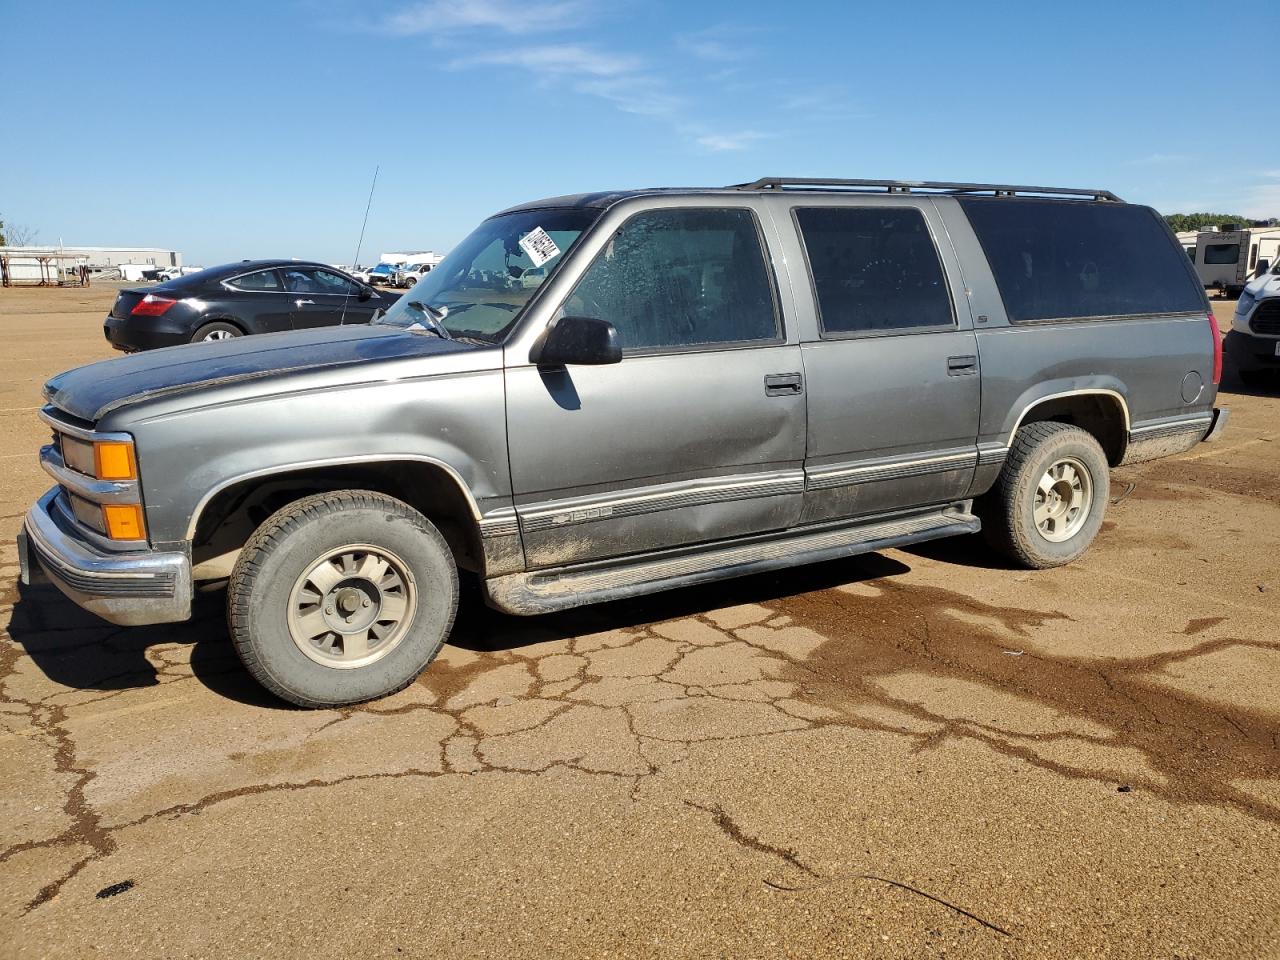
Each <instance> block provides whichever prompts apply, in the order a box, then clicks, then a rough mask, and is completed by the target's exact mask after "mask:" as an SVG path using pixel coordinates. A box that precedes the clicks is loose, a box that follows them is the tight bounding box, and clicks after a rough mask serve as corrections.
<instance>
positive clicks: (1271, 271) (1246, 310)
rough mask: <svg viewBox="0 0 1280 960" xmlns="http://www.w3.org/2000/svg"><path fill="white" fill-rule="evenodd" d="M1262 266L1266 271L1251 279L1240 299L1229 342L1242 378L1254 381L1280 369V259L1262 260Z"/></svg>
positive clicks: (1232, 359)
mask: <svg viewBox="0 0 1280 960" xmlns="http://www.w3.org/2000/svg"><path fill="white" fill-rule="evenodd" d="M1258 266H1259V267H1260V268H1261V269H1262V270H1264V271H1265V272H1264V273H1262V274H1261V275H1260V276H1258V277H1257V278H1255V279H1254V280H1252V281H1250V282H1249V283H1248V284H1247V285H1246V286H1245V288H1244V290H1243V291H1242V292H1241V294H1240V299H1239V300H1238V301H1236V313H1235V317H1233V318H1232V321H1231V330H1230V331H1229V332H1228V333H1227V344H1226V349H1227V353H1228V354H1230V356H1231V361H1232V363H1234V364H1235V367H1236V372H1237V373H1239V374H1240V379H1241V380H1243V381H1244V382H1245V383H1247V384H1251V385H1258V384H1261V383H1263V382H1265V381H1266V380H1267V379H1268V378H1270V377H1273V376H1274V375H1275V373H1276V372H1277V371H1280V259H1278V260H1276V262H1275V263H1268V262H1267V261H1266V260H1261V261H1259V263H1258Z"/></svg>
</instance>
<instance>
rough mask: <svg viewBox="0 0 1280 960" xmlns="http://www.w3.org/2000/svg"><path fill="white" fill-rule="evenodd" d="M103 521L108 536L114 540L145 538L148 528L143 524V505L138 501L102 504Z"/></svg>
mask: <svg viewBox="0 0 1280 960" xmlns="http://www.w3.org/2000/svg"><path fill="white" fill-rule="evenodd" d="M102 521H103V525H104V526H105V527H106V528H107V536H108V537H110V538H111V539H112V540H143V539H145V538H146V530H145V529H144V528H143V525H142V507H141V505H139V504H136V503H105V504H103V505H102Z"/></svg>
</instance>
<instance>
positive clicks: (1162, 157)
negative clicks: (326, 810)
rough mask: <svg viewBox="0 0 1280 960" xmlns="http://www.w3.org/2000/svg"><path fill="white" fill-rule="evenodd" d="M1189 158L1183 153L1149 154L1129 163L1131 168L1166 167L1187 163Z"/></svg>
mask: <svg viewBox="0 0 1280 960" xmlns="http://www.w3.org/2000/svg"><path fill="white" fill-rule="evenodd" d="M1188 159H1189V158H1188V157H1187V156H1186V155H1184V154H1181V153H1149V154H1147V155H1146V156H1145V157H1138V158H1136V159H1134V160H1130V161H1129V166H1131V167H1165V166H1169V165H1170V164H1175V163H1186V161H1187V160H1188Z"/></svg>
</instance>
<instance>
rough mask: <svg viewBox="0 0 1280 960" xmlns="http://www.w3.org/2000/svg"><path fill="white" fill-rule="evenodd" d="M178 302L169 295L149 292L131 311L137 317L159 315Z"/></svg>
mask: <svg viewBox="0 0 1280 960" xmlns="http://www.w3.org/2000/svg"><path fill="white" fill-rule="evenodd" d="M177 302H178V301H177V300H171V299H169V298H168V297H157V296H156V295H155V294H154V293H148V294H147V295H146V296H145V297H143V298H142V299H141V300H139V301H138V302H137V304H136V305H135V306H134V308H133V309H132V310H131V311H129V313H130V315H132V316H135V317H158V316H160V314H162V313H164V312H165V311H166V310H168V309H169V308H170V307H172V306H173V305H174V304H175V303H177Z"/></svg>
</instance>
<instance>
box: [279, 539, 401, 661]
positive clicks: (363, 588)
mask: <svg viewBox="0 0 1280 960" xmlns="http://www.w3.org/2000/svg"><path fill="white" fill-rule="evenodd" d="M417 608H418V591H417V585H416V584H415V582H414V579H413V574H411V573H410V572H409V567H408V565H407V564H405V562H404V561H403V560H401V559H400V558H399V557H398V556H396V555H395V554H394V553H392V552H391V551H390V550H388V549H386V548H385V547H375V546H373V545H372V544H368V543H351V544H347V545H346V546H343V547H338V548H337V549H335V550H332V551H330V552H329V553H328V554H326V555H325V556H324V557H322V558H321V559H319V560H317V561H316V562H314V563H312V564H311V565H310V566H309V567H308V568H307V569H306V570H304V571H303V573H302V575H301V576H300V577H298V579H297V581H296V582H295V583H294V585H293V591H292V593H291V594H290V595H289V610H288V622H289V635H290V636H291V637H292V638H293V642H294V643H295V644H296V645H297V647H298V649H299V650H301V651H302V652H303V653H304V654H305V655H306V656H307V657H309V658H310V659H311V660H314V661H315V662H316V663H319V664H322V665H324V666H326V667H334V668H336V669H339V670H349V669H354V668H356V667H364V666H368V665H369V664H371V663H374V662H375V661H377V660H381V659H382V658H383V657H385V656H386V655H387V654H389V653H390V652H391V651H392V650H394V649H395V648H396V647H397V646H398V645H399V644H400V641H402V640H403V639H404V637H405V635H406V634H407V633H408V632H409V627H410V625H411V624H412V623H413V616H414V613H415V612H416V611H417Z"/></svg>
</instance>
